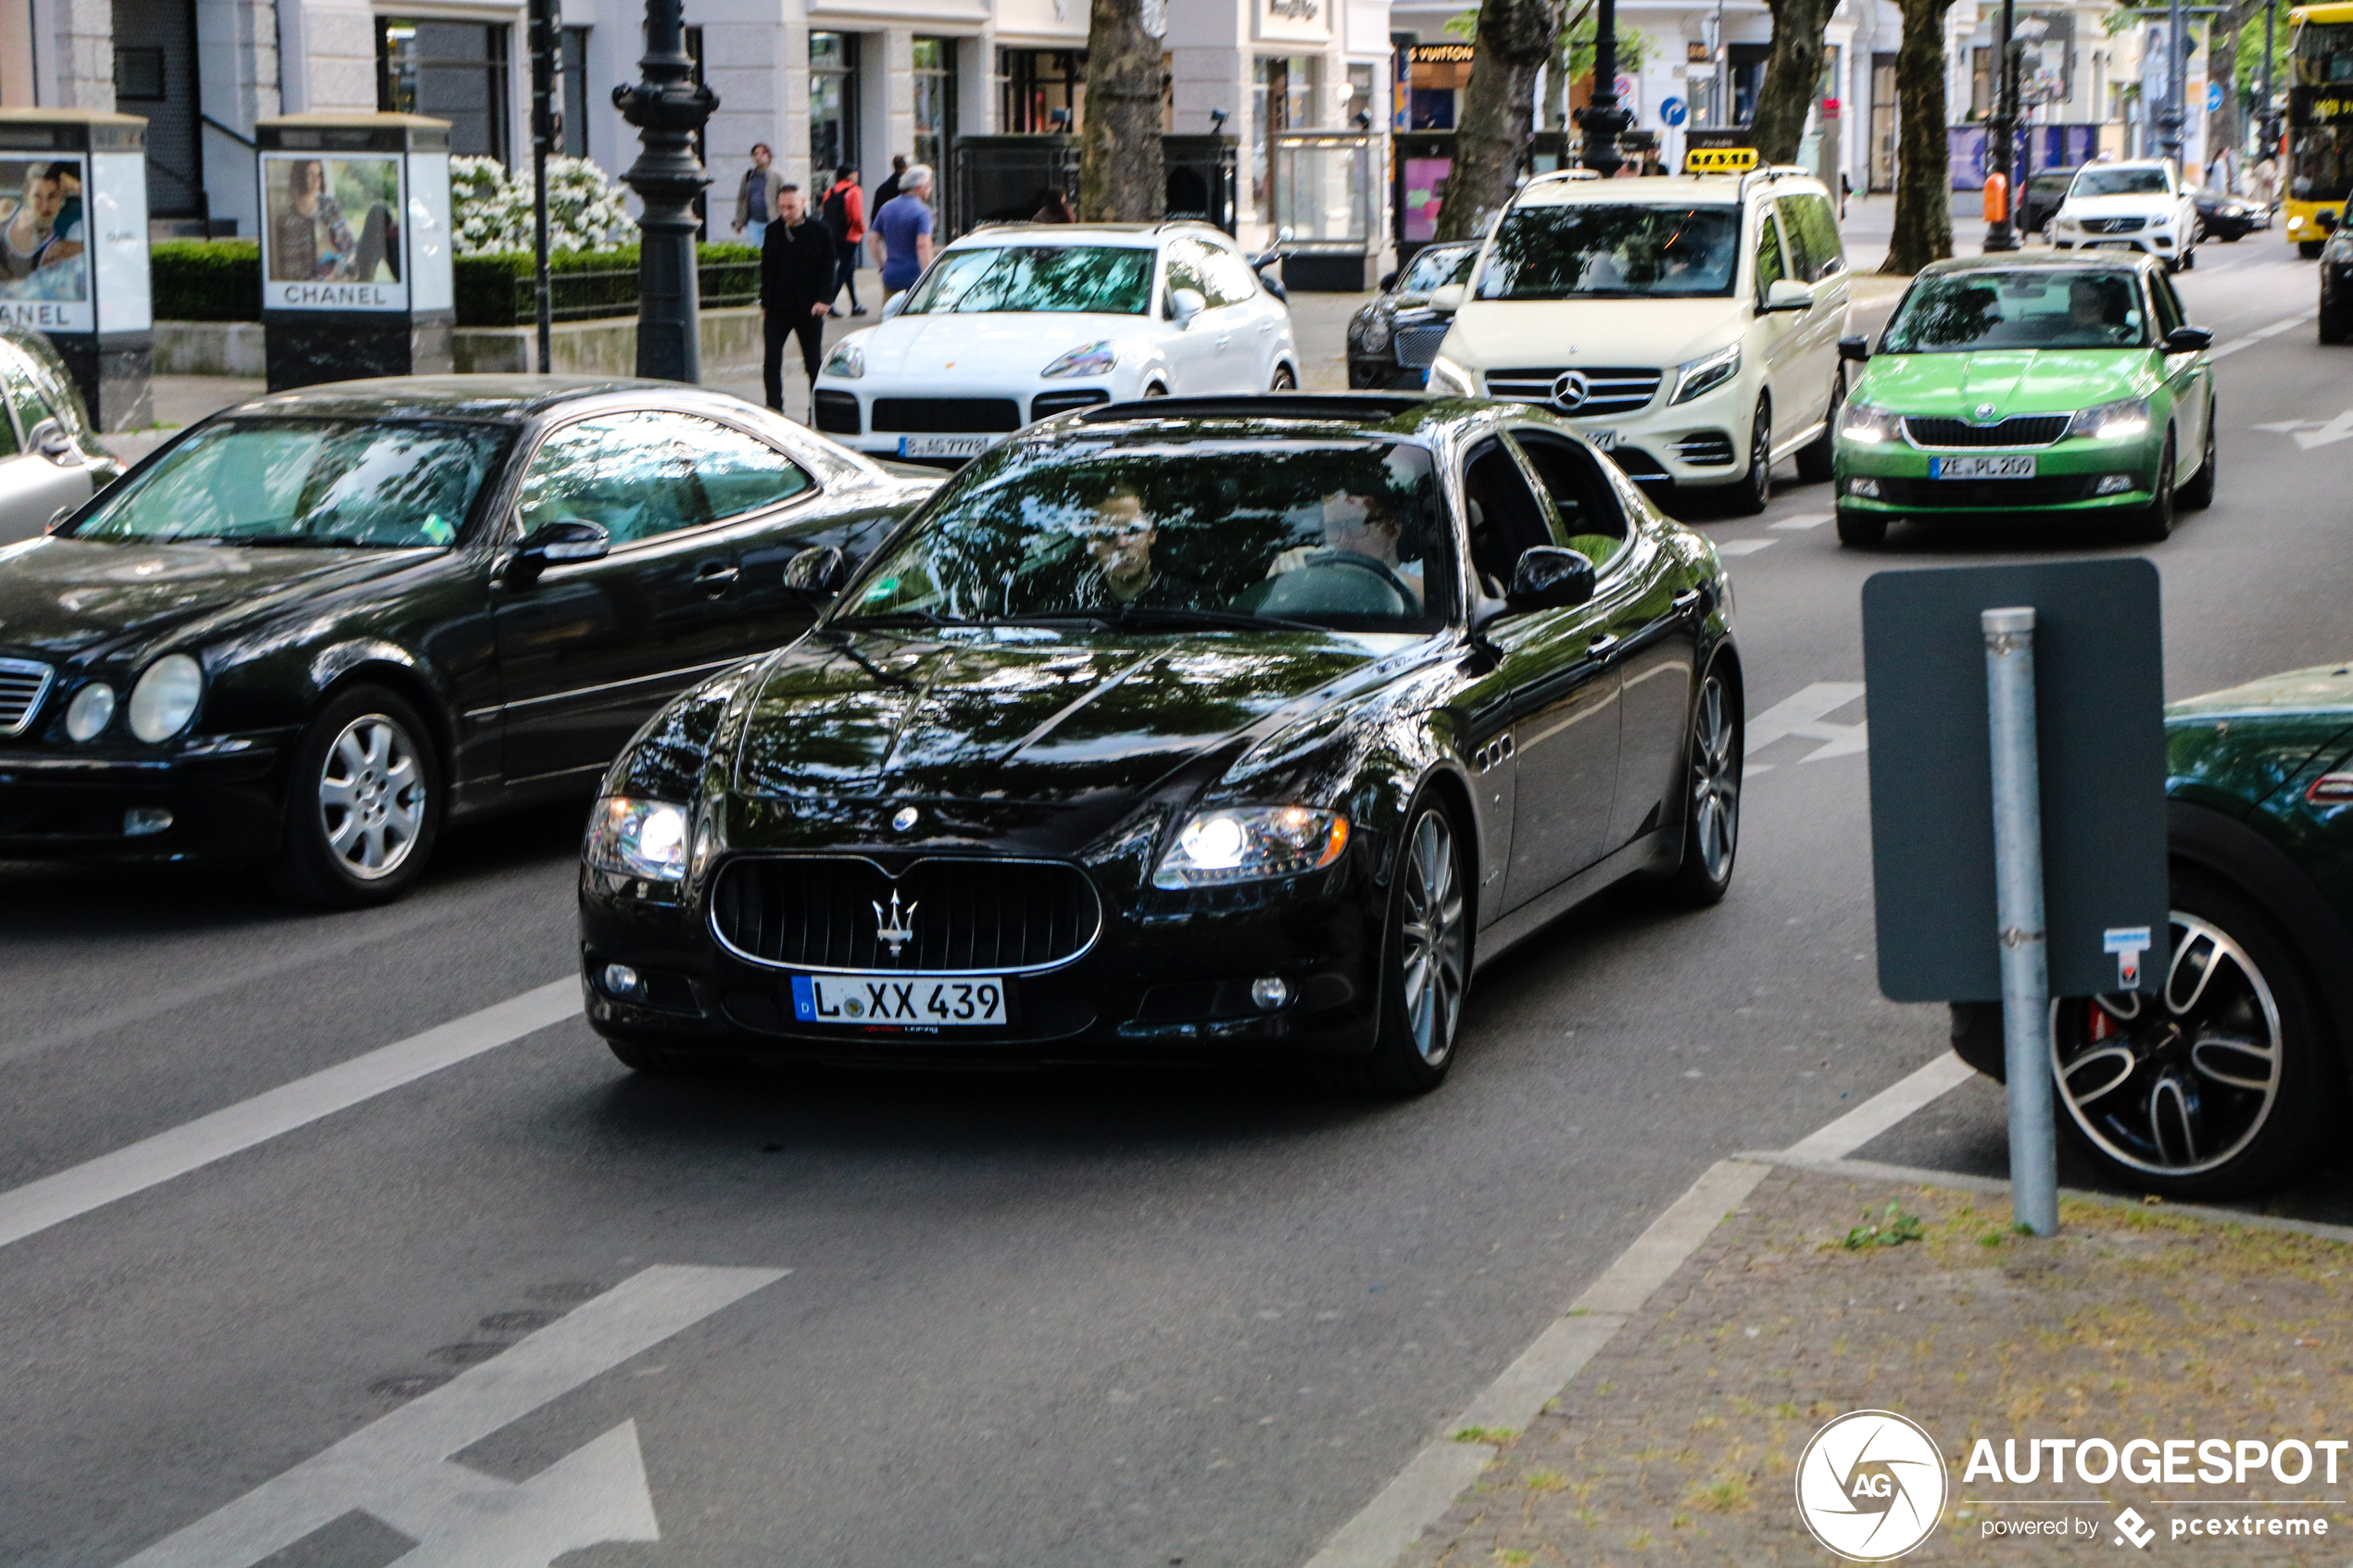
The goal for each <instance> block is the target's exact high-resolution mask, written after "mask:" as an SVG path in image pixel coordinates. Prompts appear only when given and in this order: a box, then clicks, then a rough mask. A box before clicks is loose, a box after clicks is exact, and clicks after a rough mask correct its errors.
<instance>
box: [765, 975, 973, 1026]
mask: <svg viewBox="0 0 2353 1568" xmlns="http://www.w3.org/2000/svg"><path fill="white" fill-rule="evenodd" d="M1008 989H1009V987H1008V985H1007V983H1006V982H1005V981H1003V980H1000V979H999V978H997V977H996V976H994V975H974V974H957V975H944V974H796V975H794V976H793V977H792V1012H793V1016H794V1017H795V1018H797V1019H799V1021H800V1022H803V1023H844V1024H854V1025H858V1026H861V1027H872V1026H874V1025H875V1024H885V1025H897V1026H899V1027H900V1028H923V1029H979V1028H986V1027H988V1026H991V1025H1001V1024H1003V1023H1004V1022H1005V998H1006V995H1007V992H1008Z"/></svg>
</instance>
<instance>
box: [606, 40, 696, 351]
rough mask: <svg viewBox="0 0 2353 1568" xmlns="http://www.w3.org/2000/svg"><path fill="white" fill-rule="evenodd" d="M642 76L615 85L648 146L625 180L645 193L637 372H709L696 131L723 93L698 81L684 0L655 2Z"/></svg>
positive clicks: (616, 100) (620, 104)
mask: <svg viewBox="0 0 2353 1568" xmlns="http://www.w3.org/2000/svg"><path fill="white" fill-rule="evenodd" d="M637 66H638V70H639V72H640V77H641V79H640V80H639V81H637V82H635V83H626V84H623V85H622V86H619V87H616V88H614V89H613V90H612V101H613V107H616V108H618V109H619V110H621V118H622V119H625V120H627V121H628V122H629V123H630V124H632V125H634V126H635V127H636V128H637V132H638V137H637V139H638V143H639V144H640V146H641V148H642V150H641V151H640V152H639V153H638V155H637V161H636V162H635V163H634V164H631V165H630V166H629V171H628V172H627V173H625V174H623V176H622V177H621V178H622V180H623V182H624V183H626V184H627V185H628V186H629V188H630V189H631V190H633V191H635V192H636V193H637V199H638V200H639V201H640V202H641V203H643V204H644V207H645V212H644V216H642V217H640V218H639V219H638V220H637V229H638V233H639V240H638V246H637V373H638V374H639V375H640V376H644V377H647V378H648V379H649V380H653V381H679V382H697V381H700V380H701V379H702V342H701V332H700V330H699V328H698V324H697V320H696V318H697V316H698V308H697V303H696V298H695V231H696V229H697V228H698V224H697V223H696V221H695V211H694V200H695V197H696V196H697V195H698V194H700V193H701V191H702V188H703V187H704V186H706V185H708V184H710V183H711V180H710V177H709V176H708V175H706V174H705V173H704V172H703V167H702V164H701V163H700V162H699V161H698V159H697V158H696V157H695V133H696V132H698V131H700V130H701V129H702V128H703V122H704V121H706V120H708V119H710V118H711V110H713V109H715V108H717V107H719V97H718V94H714V93H713V92H711V89H710V88H709V87H708V86H706V85H704V84H703V83H702V82H695V81H691V80H689V79H690V78H691V77H692V76H693V75H694V69H695V62H694V60H693V59H692V58H691V57H690V56H688V55H687V53H686V9H685V5H684V0H646V57H645V58H644V59H642V60H640V61H638V62H637Z"/></svg>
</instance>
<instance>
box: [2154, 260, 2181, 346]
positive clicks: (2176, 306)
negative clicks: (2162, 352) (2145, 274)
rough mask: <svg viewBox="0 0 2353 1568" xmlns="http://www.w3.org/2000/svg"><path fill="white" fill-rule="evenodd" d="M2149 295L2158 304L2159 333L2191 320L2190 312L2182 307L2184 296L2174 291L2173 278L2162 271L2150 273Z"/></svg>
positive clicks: (2160, 338)
mask: <svg viewBox="0 0 2353 1568" xmlns="http://www.w3.org/2000/svg"><path fill="white" fill-rule="evenodd" d="M2149 295H2150V296H2151V298H2152V299H2153V300H2154V301H2155V303H2156V306H2157V335H2158V340H2159V341H2160V342H2161V341H2163V339H2164V337H2165V334H2166V333H2168V332H2171V331H2172V330H2173V329H2174V328H2176V327H2179V326H2184V325H2186V324H2187V323H2188V321H2189V319H2190V317H2189V312H2188V311H2186V310H2184V309H2183V308H2182V296H2181V295H2178V294H2175V293H2174V292H2173V280H2172V279H2171V278H2169V277H2167V276H2166V275H2165V274H2164V273H2162V272H2151V273H2150V274H2149Z"/></svg>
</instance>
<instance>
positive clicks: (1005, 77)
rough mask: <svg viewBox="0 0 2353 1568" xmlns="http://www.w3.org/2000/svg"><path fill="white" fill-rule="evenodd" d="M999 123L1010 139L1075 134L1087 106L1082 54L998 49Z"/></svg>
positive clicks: (1061, 50)
mask: <svg viewBox="0 0 2353 1568" xmlns="http://www.w3.org/2000/svg"><path fill="white" fill-rule="evenodd" d="M997 77H998V81H999V82H1000V93H1001V94H1002V97H1001V101H1000V105H999V107H1000V111H1001V113H1000V123H1001V124H1002V125H1003V126H1004V128H1005V130H1006V132H1008V133H1010V134H1015V135H1039V134H1044V133H1048V132H1076V131H1077V130H1078V128H1079V125H1080V122H1081V120H1082V119H1083V111H1084V108H1085V107H1086V102H1087V55H1086V52H1085V51H1084V50H1077V49H1000V50H998V51H997Z"/></svg>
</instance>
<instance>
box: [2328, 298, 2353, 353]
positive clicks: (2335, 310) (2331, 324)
mask: <svg viewBox="0 0 2353 1568" xmlns="http://www.w3.org/2000/svg"><path fill="white" fill-rule="evenodd" d="M2347 338H2353V299H2331V298H2329V297H2328V296H2327V295H2322V296H2321V341H2322V343H2343V342H2345V341H2346V340H2347Z"/></svg>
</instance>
